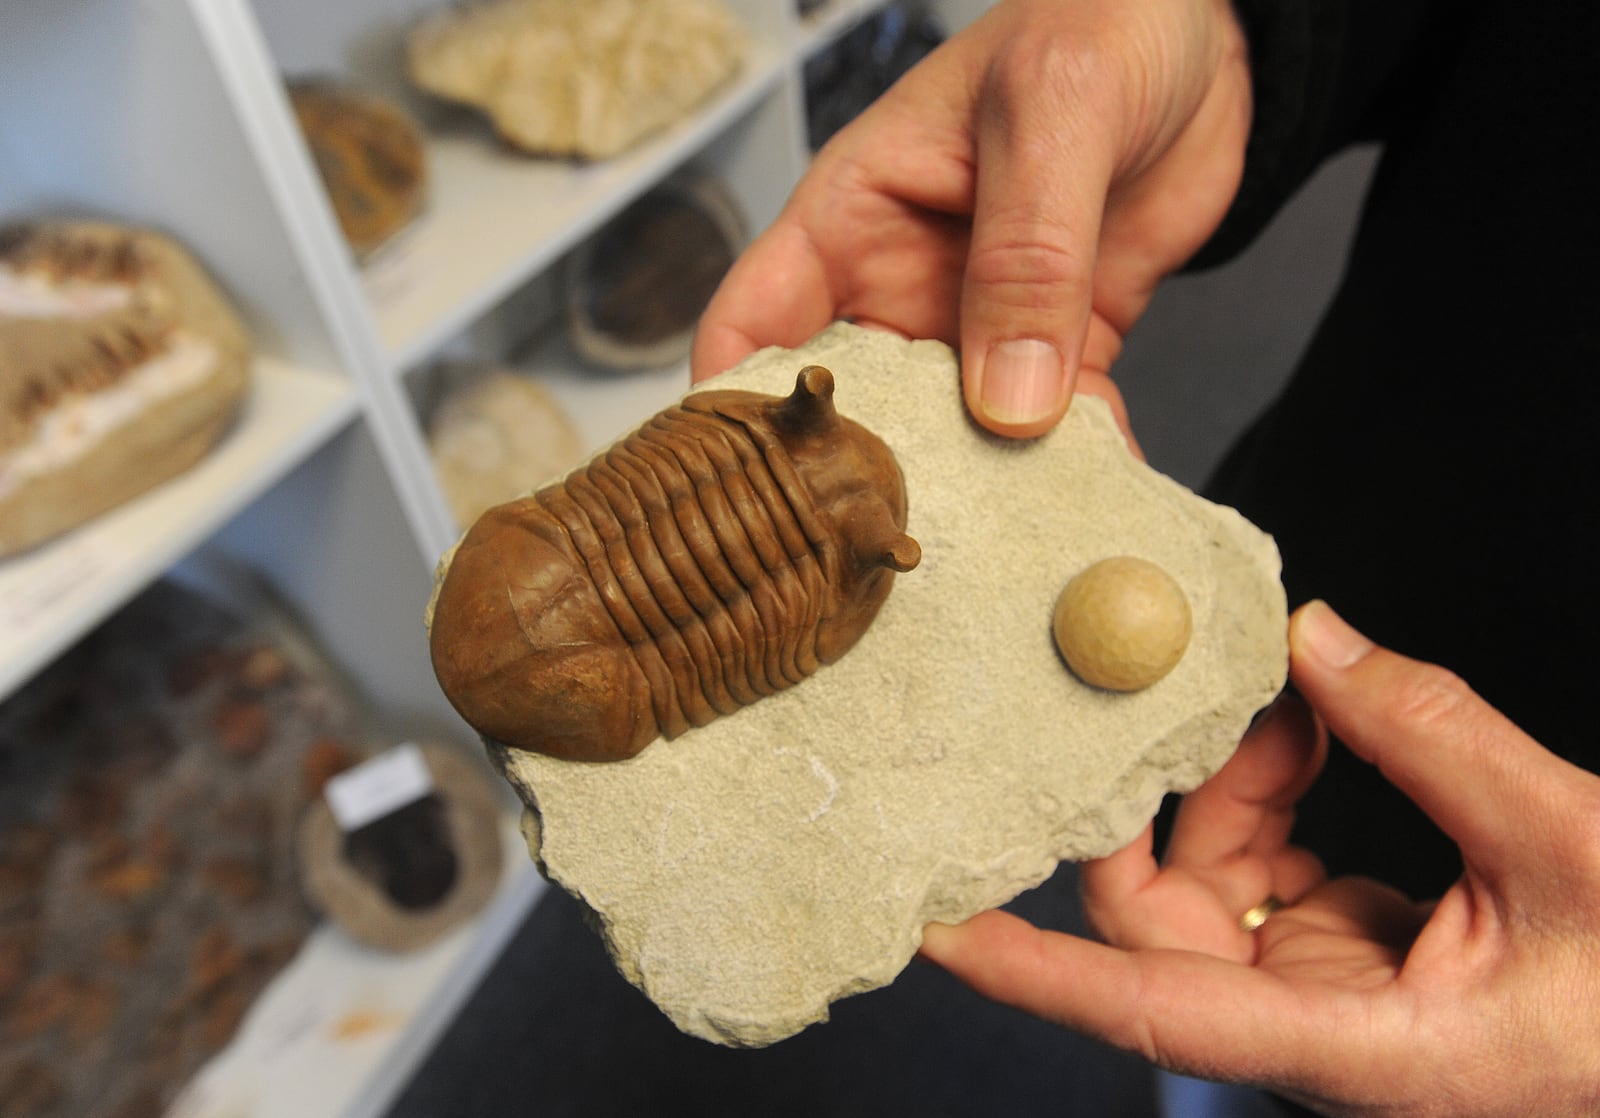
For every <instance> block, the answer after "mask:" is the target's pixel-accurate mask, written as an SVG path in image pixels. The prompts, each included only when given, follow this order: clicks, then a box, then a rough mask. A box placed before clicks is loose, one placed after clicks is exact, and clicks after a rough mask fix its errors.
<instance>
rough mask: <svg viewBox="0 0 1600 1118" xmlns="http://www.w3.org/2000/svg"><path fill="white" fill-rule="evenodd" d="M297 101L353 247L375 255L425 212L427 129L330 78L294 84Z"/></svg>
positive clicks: (300, 118) (294, 102)
mask: <svg viewBox="0 0 1600 1118" xmlns="http://www.w3.org/2000/svg"><path fill="white" fill-rule="evenodd" d="M289 100H290V103H291V104H292V105H293V106H294V115H295V118H296V119H297V120H298V121H299V122H300V130H301V132H303V133H304V134H305V138H306V144H307V146H308V147H310V149H311V156H312V159H313V160H315V162H316V165H317V173H318V174H320V175H321V176H322V185H323V187H324V188H325V189H326V190H327V192H328V201H329V202H330V203H331V204H332V205H333V212H334V215H335V216H336V217H337V218H338V219H339V229H340V231H341V232H342V233H343V234H344V239H345V241H346V242H347V243H348V244H349V245H350V248H351V250H352V251H353V252H354V253H355V254H356V256H357V257H364V256H367V255H369V254H370V253H372V252H374V251H375V250H377V249H378V248H379V247H381V246H382V245H383V244H385V243H386V242H388V240H389V239H390V238H391V237H393V236H394V235H395V234H396V233H398V232H399V231H400V230H402V229H404V228H405V227H406V226H407V225H409V224H410V223H411V221H412V220H413V219H415V218H416V216H417V215H418V214H419V213H421V212H422V207H423V205H424V204H425V202H426V196H427V188H428V165H427V150H426V148H425V147H424V146H423V142H422V130H421V128H420V127H419V126H418V125H417V123H416V122H415V121H414V120H412V119H411V117H410V116H409V115H408V114H407V113H406V112H405V110H403V109H401V108H400V107H399V106H398V105H396V104H394V103H392V102H390V101H387V100H384V99H382V98H380V97H375V96H372V95H370V94H366V93H360V92H357V91H356V90H353V89H347V88H344V87H341V86H340V85H338V84H337V83H335V82H332V81H328V80H322V79H311V78H305V79H299V80H296V81H293V82H291V83H290V84H289Z"/></svg>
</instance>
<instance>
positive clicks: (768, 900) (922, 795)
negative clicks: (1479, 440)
mask: <svg viewBox="0 0 1600 1118" xmlns="http://www.w3.org/2000/svg"><path fill="white" fill-rule="evenodd" d="M808 363H817V364H822V365H826V366H827V367H829V368H830V369H832V370H833V372H834V376H835V378H836V381H837V385H838V387H837V393H836V396H835V400H836V402H837V404H838V407H839V410H840V411H841V413H843V414H845V415H848V416H850V417H851V418H854V419H856V420H858V421H860V422H862V423H865V424H866V425H867V426H868V427H870V428H871V429H872V430H874V431H875V432H877V434H878V435H879V436H881V437H882V438H883V439H884V440H885V441H886V442H887V443H888V444H889V446H890V447H891V448H892V449H893V450H894V452H895V454H896V455H897V456H898V458H899V461H900V465H901V468H902V470H903V471H904V472H905V475H906V483H907V488H908V492H909V495H910V504H911V511H910V524H909V531H910V533H911V534H912V535H913V536H915V537H916V538H917V540H918V541H919V542H920V543H921V545H922V554H923V558H922V564H921V566H919V567H918V568H917V569H916V570H914V571H912V572H910V573H908V574H903V575H899V576H897V578H896V585H895V588H894V591H893V592H892V593H891V594H890V596H889V600H888V602H887V603H886V605H885V606H884V609H883V612H882V613H881V614H880V615H879V617H878V620H877V621H876V623H875V624H874V625H873V627H872V629H871V630H870V631H869V632H868V633H867V635H866V636H865V637H864V638H863V639H862V640H861V642H860V643H859V644H858V645H857V646H856V647H855V648H854V649H853V650H852V651H851V652H850V653H849V654H848V655H846V656H845V657H844V659H842V660H841V661H839V662H838V663H837V664H834V665H832V666H829V667H825V668H823V669H822V670H821V671H820V672H818V674H817V675H815V676H813V677H812V678H811V679H809V680H807V681H805V682H804V683H802V684H800V685H798V686H796V687H793V688H791V689H789V690H788V691H784V692H781V693H779V694H778V695H775V696H773V697H770V698H766V699H763V700H762V701H760V702H758V703H756V704H754V705H753V706H749V707H746V708H744V709H743V710H741V711H739V712H738V713H736V714H733V715H731V716H727V717H724V718H721V719H718V720H717V721H716V722H713V723H712V724H711V725H709V726H707V727H704V728H701V729H698V730H693V731H691V732H690V733H688V734H686V735H684V736H683V737H681V738H678V739H677V740H675V741H657V742H656V743H654V744H652V745H651V746H649V747H647V748H646V749H645V750H644V752H642V753H641V754H640V755H639V756H637V757H636V758H634V759H632V760H630V761H625V762H619V763H613V764H599V765H593V764H578V763H572V762H565V761H559V760H554V759H551V758H547V757H542V756H538V755H534V754H526V753H516V752H509V753H508V755H507V756H506V757H505V758H504V769H505V773H506V775H507V777H508V779H509V780H510V781H511V782H512V784H513V785H514V786H516V788H517V789H518V790H519V792H520V793H521V795H522V797H523V799H524V801H525V802H526V803H527V804H528V805H529V809H530V810H529V811H528V813H527V815H526V817H525V826H524V830H525V832H526V833H527V835H528V838H529V848H530V851H531V853H532V855H533V857H534V858H535V859H536V860H537V861H538V863H539V865H540V867H541V869H542V870H543V871H544V872H545V873H546V875H547V876H549V877H550V878H551V879H552V880H553V881H555V882H557V883H558V884H560V885H561V886H562V887H564V888H565V889H567V890H568V891H569V892H571V893H572V894H574V895H575V896H577V897H579V898H580V899H582V900H583V901H584V902H585V903H586V904H587V905H588V906H589V907H590V908H591V909H592V910H593V912H594V914H595V915H596V917H597V923H598V925H599V927H600V929H601V931H602V933H603V935H604V937H605V940H606V943H607V945H608V947H609V950H610V952H611V954H612V957H613V958H614V960H615V961H616V964H617V966H618V968H619V969H620V970H621V971H622V973H623V974H625V975H626V976H627V977H628V979H629V980H630V981H631V982H633V983H634V984H635V985H636V986H638V987H639V988H640V989H642V990H643V991H644V992H645V993H646V994H647V995H649V997H650V998H652V999H653V1000H654V1001H655V1003H656V1004H657V1005H658V1006H660V1008H661V1009H662V1010H663V1011H664V1012H665V1013H666V1014H667V1015H668V1016H669V1017H670V1018H671V1019H672V1020H673V1021H674V1022H675V1023H676V1024H677V1025H678V1027H679V1028H680V1029H682V1030H684V1031H685V1032H688V1033H691V1034H693V1035H696V1036H699V1037H703V1038H705V1039H707V1040H712V1041H716V1042H719V1043H723V1044H731V1045H744V1046H758V1045H765V1044H770V1043H773V1042H775V1041H777V1040H780V1039H782V1038H784V1037H786V1036H789V1035H791V1034H793V1033H795V1032H797V1031H799V1030H800V1029H803V1028H804V1027H806V1026H807V1025H809V1024H811V1023H813V1022H816V1021H819V1020H823V1019H825V1018H826V1017H827V1015H828V1006H829V1004H830V1003H831V1002H833V1001H834V1000H836V999H838V998H840V997H843V996H845V995H848V994H851V993H856V992H859V991H863V990H868V989H872V988H874V987H878V986H882V985H885V984H887V983H888V982H890V981H892V980H893V979H894V977H895V976H896V975H897V974H898V973H899V972H900V970H901V969H902V968H903V967H904V966H905V964H906V963H907V961H908V960H909V959H910V958H911V956H912V955H913V953H914V952H915V950H916V948H917V945H918V943H919V942H920V938H921V929H922V927H923V926H924V925H925V924H926V923H928V922H929V921H947V922H953V921H959V920H962V919H964V918H966V917H969V916H971V915H973V914H975V913H977V912H980V911H982V910H984V909H988V908H992V907H994V906H996V905H999V904H1001V903H1003V902H1005V901H1007V900H1009V899H1010V898H1012V897H1013V896H1015V895H1016V894H1018V893H1020V892H1022V891H1023V890H1025V889H1028V888H1030V887H1031V886H1033V885H1036V884H1037V883H1039V882H1040V881H1042V880H1043V879H1044V878H1045V877H1047V876H1048V875H1049V874H1050V872H1051V871H1052V870H1053V868H1054V867H1055V865H1056V863H1057V862H1058V861H1059V860H1062V859H1082V858H1089V857H1095V856H1099V855H1103V854H1106V853H1108V852H1110V851H1112V850H1114V849H1116V848H1117V847H1119V846H1121V845H1123V844H1125V843H1126V842H1128V841H1129V840H1130V839H1131V838H1133V837H1134V836H1135V835H1136V834H1137V833H1138V831H1139V830H1140V829H1141V828H1142V827H1143V826H1144V824H1145V823H1146V822H1147V821H1148V820H1149V819H1150V818H1151V816H1152V815H1153V814H1154V812H1155V810H1156V807H1157V805H1158V804H1159V801H1160V798H1161V796H1162V794H1163V793H1164V792H1166V791H1168V790H1179V791H1182V790H1187V789H1191V788H1193V787H1194V786H1196V785H1197V784H1199V783H1200V782H1201V781H1202V780H1204V779H1205V778H1206V777H1207V776H1209V775H1210V774H1211V773H1213V772H1214V771H1215V770H1216V769H1217V768H1218V767H1220V766H1221V764H1222V763H1223V762H1224V761H1225V760H1226V759H1227V757H1228V756H1229V755H1230V753H1231V752H1232V749H1233V748H1234V746H1235V744H1236V743H1237V742H1238V739H1239V737H1240V736H1241V734H1242V733H1243V731H1244V729H1245V727H1246V725H1247V724H1248V722H1249V720H1250V717H1251V716H1252V715H1253V714H1254V713H1255V711H1257V710H1258V709H1260V708H1261V707H1262V706H1264V705H1265V704H1266V703H1267V702H1269V701H1270V700H1271V699H1272V697H1273V695H1274V694H1276V692H1277V691H1278V690H1279V688H1280V687H1281V686H1282V684H1283V681H1284V675H1285V669H1286V664H1287V658H1288V654H1287V648H1286V636H1285V633H1286V616H1285V614H1286V611H1285V602H1284V594H1283V590H1282V587H1281V585H1280V584H1279V580H1278V571H1279V567H1278V555H1277V550H1276V548H1275V547H1274V545H1273V543H1272V541H1271V539H1270V538H1269V537H1267V536H1266V535H1264V534H1263V533H1261V532H1260V531H1259V530H1257V529H1256V528H1254V527H1253V526H1252V525H1250V524H1249V523H1248V522H1246V521H1245V520H1244V519H1243V518H1242V517H1240V516H1239V515H1238V514H1237V513H1235V512H1233V511H1232V510H1230V509H1225V508H1220V507H1218V506H1215V505H1212V504H1209V503H1207V502H1205V501H1203V500H1201V499H1200V498H1199V497H1196V496H1195V495H1193V494H1192V493H1190V492H1189V491H1188V490H1186V489H1184V488H1182V487H1181V486H1179V485H1178V484H1177V483H1175V482H1173V481H1171V480H1169V479H1167V478H1165V477H1163V476H1161V475H1160V474H1157V473H1156V472H1155V471H1153V470H1151V469H1149V468H1148V467H1146V466H1144V465H1143V464H1141V463H1139V462H1137V461H1136V460H1135V459H1133V458H1132V457H1131V456H1130V455H1129V454H1128V452H1127V450H1126V446H1125V444H1124V442H1123V440H1122V437H1121V435H1120V434H1119V433H1118V431H1117V429H1116V427H1115V425H1114V423H1113V422H1112V419H1111V416H1110V413H1109V410H1108V409H1107V408H1106V407H1105V406H1104V405H1103V404H1102V403H1101V402H1100V401H1098V400H1095V399H1090V398H1079V399H1078V400H1077V401H1076V402H1074V404H1073V406H1072V409H1071V411H1070V413H1069V414H1068V416H1067V418H1066V419H1065V421H1063V423H1062V424H1061V426H1060V427H1059V428H1058V429H1057V430H1056V431H1054V432H1052V433H1051V434H1049V435H1046V436H1044V437H1043V438H1040V439H1038V440H1035V441H1032V442H1011V441H1004V440H1001V439H998V438H996V437H993V436H990V435H988V434H986V433H984V432H983V431H981V430H980V429H979V428H978V427H976V426H975V425H974V424H972V423H971V421H970V420H969V419H968V418H967V416H966V413H965V411H964V409H963V407H962V403H961V398H960V391H959V377H958V372H957V365H956V361H955V358H954V356H953V355H952V353H951V351H950V350H949V349H948V348H947V347H946V346H944V345H942V344H939V343H936V342H925V341H918V342H906V341H902V340H900V339H898V338H895V337H892V336H889V335H885V334H880V333H874V332H869V331H866V330H862V329H859V328H856V327H852V326H845V325H837V326H834V327H831V328H830V329H828V330H827V331H824V332H823V333H822V334H820V335H818V336H817V337H816V338H814V339H812V340H811V341H810V342H808V343H806V344H805V345H804V346H802V347H800V348H799V349H797V350H794V351H784V350H778V349H768V350H763V351H761V352H760V353H758V354H755V355H754V356H752V357H751V358H749V359H748V360H747V361H745V362H744V363H743V364H741V365H740V366H739V367H738V368H736V369H734V370H732V371H730V372H729V373H727V374H725V375H724V376H722V377H720V378H718V380H717V381H716V382H714V385H715V386H716V387H734V388H752V389H757V390H760V391H765V392H770V393H774V394H778V393H787V392H788V391H789V390H790V388H791V387H792V385H793V383H794V378H795V374H796V373H797V371H798V370H799V369H800V368H801V367H802V366H803V365H806V364H808ZM1122 554H1129V555H1138V556H1142V557H1144V558H1147V559H1150V560H1152V561H1154V562H1156V563H1158V564H1160V565H1161V566H1162V567H1164V568H1165V569H1166V570H1167V571H1168V572H1169V573H1170V574H1171V575H1172V576H1173V577H1174V578H1175V579H1177V581H1178V583H1179V584H1180V585H1181V586H1182V587H1183V589H1184V592H1185V593H1186V594H1187V595H1188V597H1189V601H1190V604H1191V607H1192V610H1193V614H1194V636H1193V639H1192V641H1191V644H1190V646H1189V651H1188V653H1187V654H1186V655H1185V657H1184V659H1183V660H1182V661H1181V662H1180V663H1179V664H1178V666H1177V667H1176V668H1175V669H1174V670H1173V671H1172V672H1171V674H1169V675H1168V676H1166V677H1165V678H1164V679H1162V680H1160V681H1159V682H1158V683H1156V684H1155V685H1153V686H1151V687H1149V688H1148V689H1146V690H1143V691H1139V692H1134V693H1131V694H1114V693H1110V692H1104V691H1097V690H1094V689H1092V688H1090V687H1087V686H1085V685H1084V684H1082V683H1080V682H1079V681H1078V680H1077V679H1076V678H1075V677H1074V676H1073V675H1072V674H1071V673H1070V672H1069V671H1068V670H1067V669H1066V667H1065V666H1064V664H1063V662H1062V660H1061V658H1060V656H1059V654H1058V653H1057V651H1056V649H1055V647H1054V644H1053V643H1052V637H1051V628H1050V627H1051V614H1052V610H1053V608H1054V604H1055V600H1056V597H1057V595H1058V594H1059V593H1060V591H1061V588H1062V586H1063V585H1064V584H1065V583H1066V581H1067V580H1068V579H1069V578H1070V577H1071V576H1072V575H1073V574H1075V573H1077V572H1078V571H1079V570H1081V569H1082V568H1084V567H1086V566H1088V565H1089V564H1090V563H1092V562H1094V561H1095V560H1098V559H1101V558H1104V557H1106V556H1108V555H1122Z"/></svg>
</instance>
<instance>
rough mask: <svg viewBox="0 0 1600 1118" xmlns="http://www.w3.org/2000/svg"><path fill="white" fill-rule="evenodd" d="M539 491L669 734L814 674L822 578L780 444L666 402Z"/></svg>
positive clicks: (805, 504) (805, 499)
mask: <svg viewBox="0 0 1600 1118" xmlns="http://www.w3.org/2000/svg"><path fill="white" fill-rule="evenodd" d="M775 458H776V459H778V460H779V461H780V463H781V465H780V469H784V468H787V472H788V476H789V479H790V480H789V483H788V484H787V485H786V484H784V483H783V481H782V480H781V478H780V476H776V475H775V471H774V470H773V468H772V464H773V460H774V459H775ZM537 499H538V501H539V503H540V505H541V506H542V507H544V508H545V509H546V510H547V511H548V512H549V513H550V514H551V515H552V516H554V517H556V518H557V520H559V521H560V522H561V524H562V525H563V527H565V528H566V530H567V533H568V535H569V537H570V538H571V539H572V541H573V544H574V546H575V547H576V549H577V551H578V553H579V555H580V556H582V558H583V561H584V563H585V565H586V566H587V568H588V571H589V574H590V577H591V578H592V579H593V581H594V585H595V587H596V589H597V590H598V592H599V595H600V599H601V601H603V602H604V603H605V605H606V609H607V610H608V611H609V612H610V614H611V617H612V619H613V621H614V622H615V623H616V625H617V628H618V629H619V630H620V631H621V633H622V634H623V637H624V638H625V639H626V640H627V642H628V645H629V647H630V648H631V649H632V651H633V655H634V657H635V659H636V660H637V662H638V664H639V667H640V670H641V671H642V672H643V673H644V675H645V678H646V679H647V680H648V681H649V684H650V693H651V698H652V704H653V707H654V712H655V715H656V721H657V723H658V725H659V726H660V727H661V730H662V733H663V734H665V735H666V736H667V737H668V738H672V737H676V736H677V735H678V734H680V733H682V732H683V731H684V730H687V729H688V728H689V727H690V726H703V725H705V724H706V723H707V722H710V721H711V720H712V719H713V718H715V717H716V716H717V715H719V714H731V713H732V712H733V711H735V710H737V709H739V708H740V707H741V706H746V705H748V704H750V703H752V702H754V701H755V700H756V699H758V698H760V697H762V696H764V695H770V694H772V693H773V692H775V691H779V690H782V689H783V688H785V687H789V686H791V685H793V684H795V683H798V682H800V681H801V680H802V679H804V678H806V677H807V676H808V675H810V674H811V673H813V672H814V671H816V669H817V666H818V665H817V658H816V634H817V629H818V627H819V626H820V624H821V621H822V612H823V607H824V605H825V602H826V595H827V592H828V586H827V582H828V580H827V579H826V577H825V574H824V565H823V563H822V562H821V560H820V558H819V555H818V553H817V550H816V548H815V546H814V543H813V540H812V538H811V533H809V532H808V531H806V529H805V528H804V527H802V523H803V521H804V520H805V519H809V520H811V521H813V522H814V523H820V521H818V518H817V516H816V513H815V510H814V508H812V503H811V500H810V496H809V494H807V493H806V492H805V491H804V489H803V486H801V484H800V482H799V479H798V477H796V476H795V475H794V474H793V470H792V467H789V463H788V460H787V456H786V455H785V454H784V452H783V450H782V447H781V446H779V445H777V444H776V441H775V440H773V445H772V446H769V447H767V448H766V449H765V450H763V448H762V447H761V446H759V445H758V443H757V441H756V439H755V438H754V437H753V436H752V433H751V432H750V430H749V429H747V428H746V427H745V426H743V425H741V424H738V423H735V422H732V421H730V420H727V419H725V418H723V417H721V416H716V415H710V414H706V413H701V412H691V411H686V410H685V409H683V408H681V407H673V408H669V409H667V410H666V411H664V412H662V413H660V414H658V415H657V416H655V417H654V418H653V419H651V420H650V421H649V422H648V423H646V424H645V425H644V426H643V427H642V428H640V429H639V430H638V431H636V432H634V434H632V435H630V436H629V437H628V438H627V439H625V440H624V441H623V442H621V443H619V444H618V445H616V446H614V447H612V448H611V449H610V450H608V451H606V452H605V453H604V454H602V455H601V456H599V457H598V458H596V459H594V460H592V461H591V462H590V463H589V464H588V465H586V466H584V467H582V468H580V469H579V470H578V471H576V472H575V473H573V474H572V475H570V476H569V477H568V478H567V480H566V481H565V483H563V484H562V485H561V486H557V487H552V488H550V489H547V490H544V491H541V492H540V493H539V494H538V495H537ZM797 509H804V510H805V512H804V514H802V513H800V512H798V511H797Z"/></svg>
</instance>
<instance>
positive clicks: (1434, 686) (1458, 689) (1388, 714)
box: [1381, 664, 1477, 732]
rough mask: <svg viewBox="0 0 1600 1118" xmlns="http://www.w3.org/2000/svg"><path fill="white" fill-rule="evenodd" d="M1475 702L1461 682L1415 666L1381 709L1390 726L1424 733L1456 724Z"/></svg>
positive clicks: (1425, 666) (1434, 669) (1448, 673)
mask: <svg viewBox="0 0 1600 1118" xmlns="http://www.w3.org/2000/svg"><path fill="white" fill-rule="evenodd" d="M1476 701H1477V695H1476V694H1475V693H1474V692H1473V690H1472V688H1470V687H1468V686H1467V683H1466V681H1465V680H1463V679H1462V678H1461V677H1460V676H1458V675H1456V674H1455V673H1454V672H1452V671H1450V670H1449V669H1448V668H1442V667H1440V666H1439V665H1437V664H1419V665H1417V666H1416V667H1414V668H1413V669H1412V670H1411V671H1410V672H1409V673H1407V674H1406V676H1405V677H1404V678H1403V679H1402V680H1401V681H1400V682H1399V683H1398V685H1397V686H1396V687H1395V688H1394V690H1393V691H1392V692H1391V693H1390V694H1389V696H1388V698H1387V701H1386V702H1385V703H1384V704H1383V706H1382V708H1381V713H1382V714H1383V716H1384V717H1385V718H1386V719H1387V720H1388V721H1389V722H1390V723H1391V724H1393V725H1396V726H1410V727H1413V728H1414V729H1417V730H1421V731H1423V732H1427V731H1429V730H1436V729H1440V728H1443V727H1446V726H1449V725H1452V724H1454V723H1457V722H1459V721H1460V720H1461V718H1462V717H1463V716H1464V715H1465V714H1467V713H1468V712H1469V711H1470V710H1471V709H1472V707H1473V705H1474V703H1475V702H1476Z"/></svg>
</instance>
